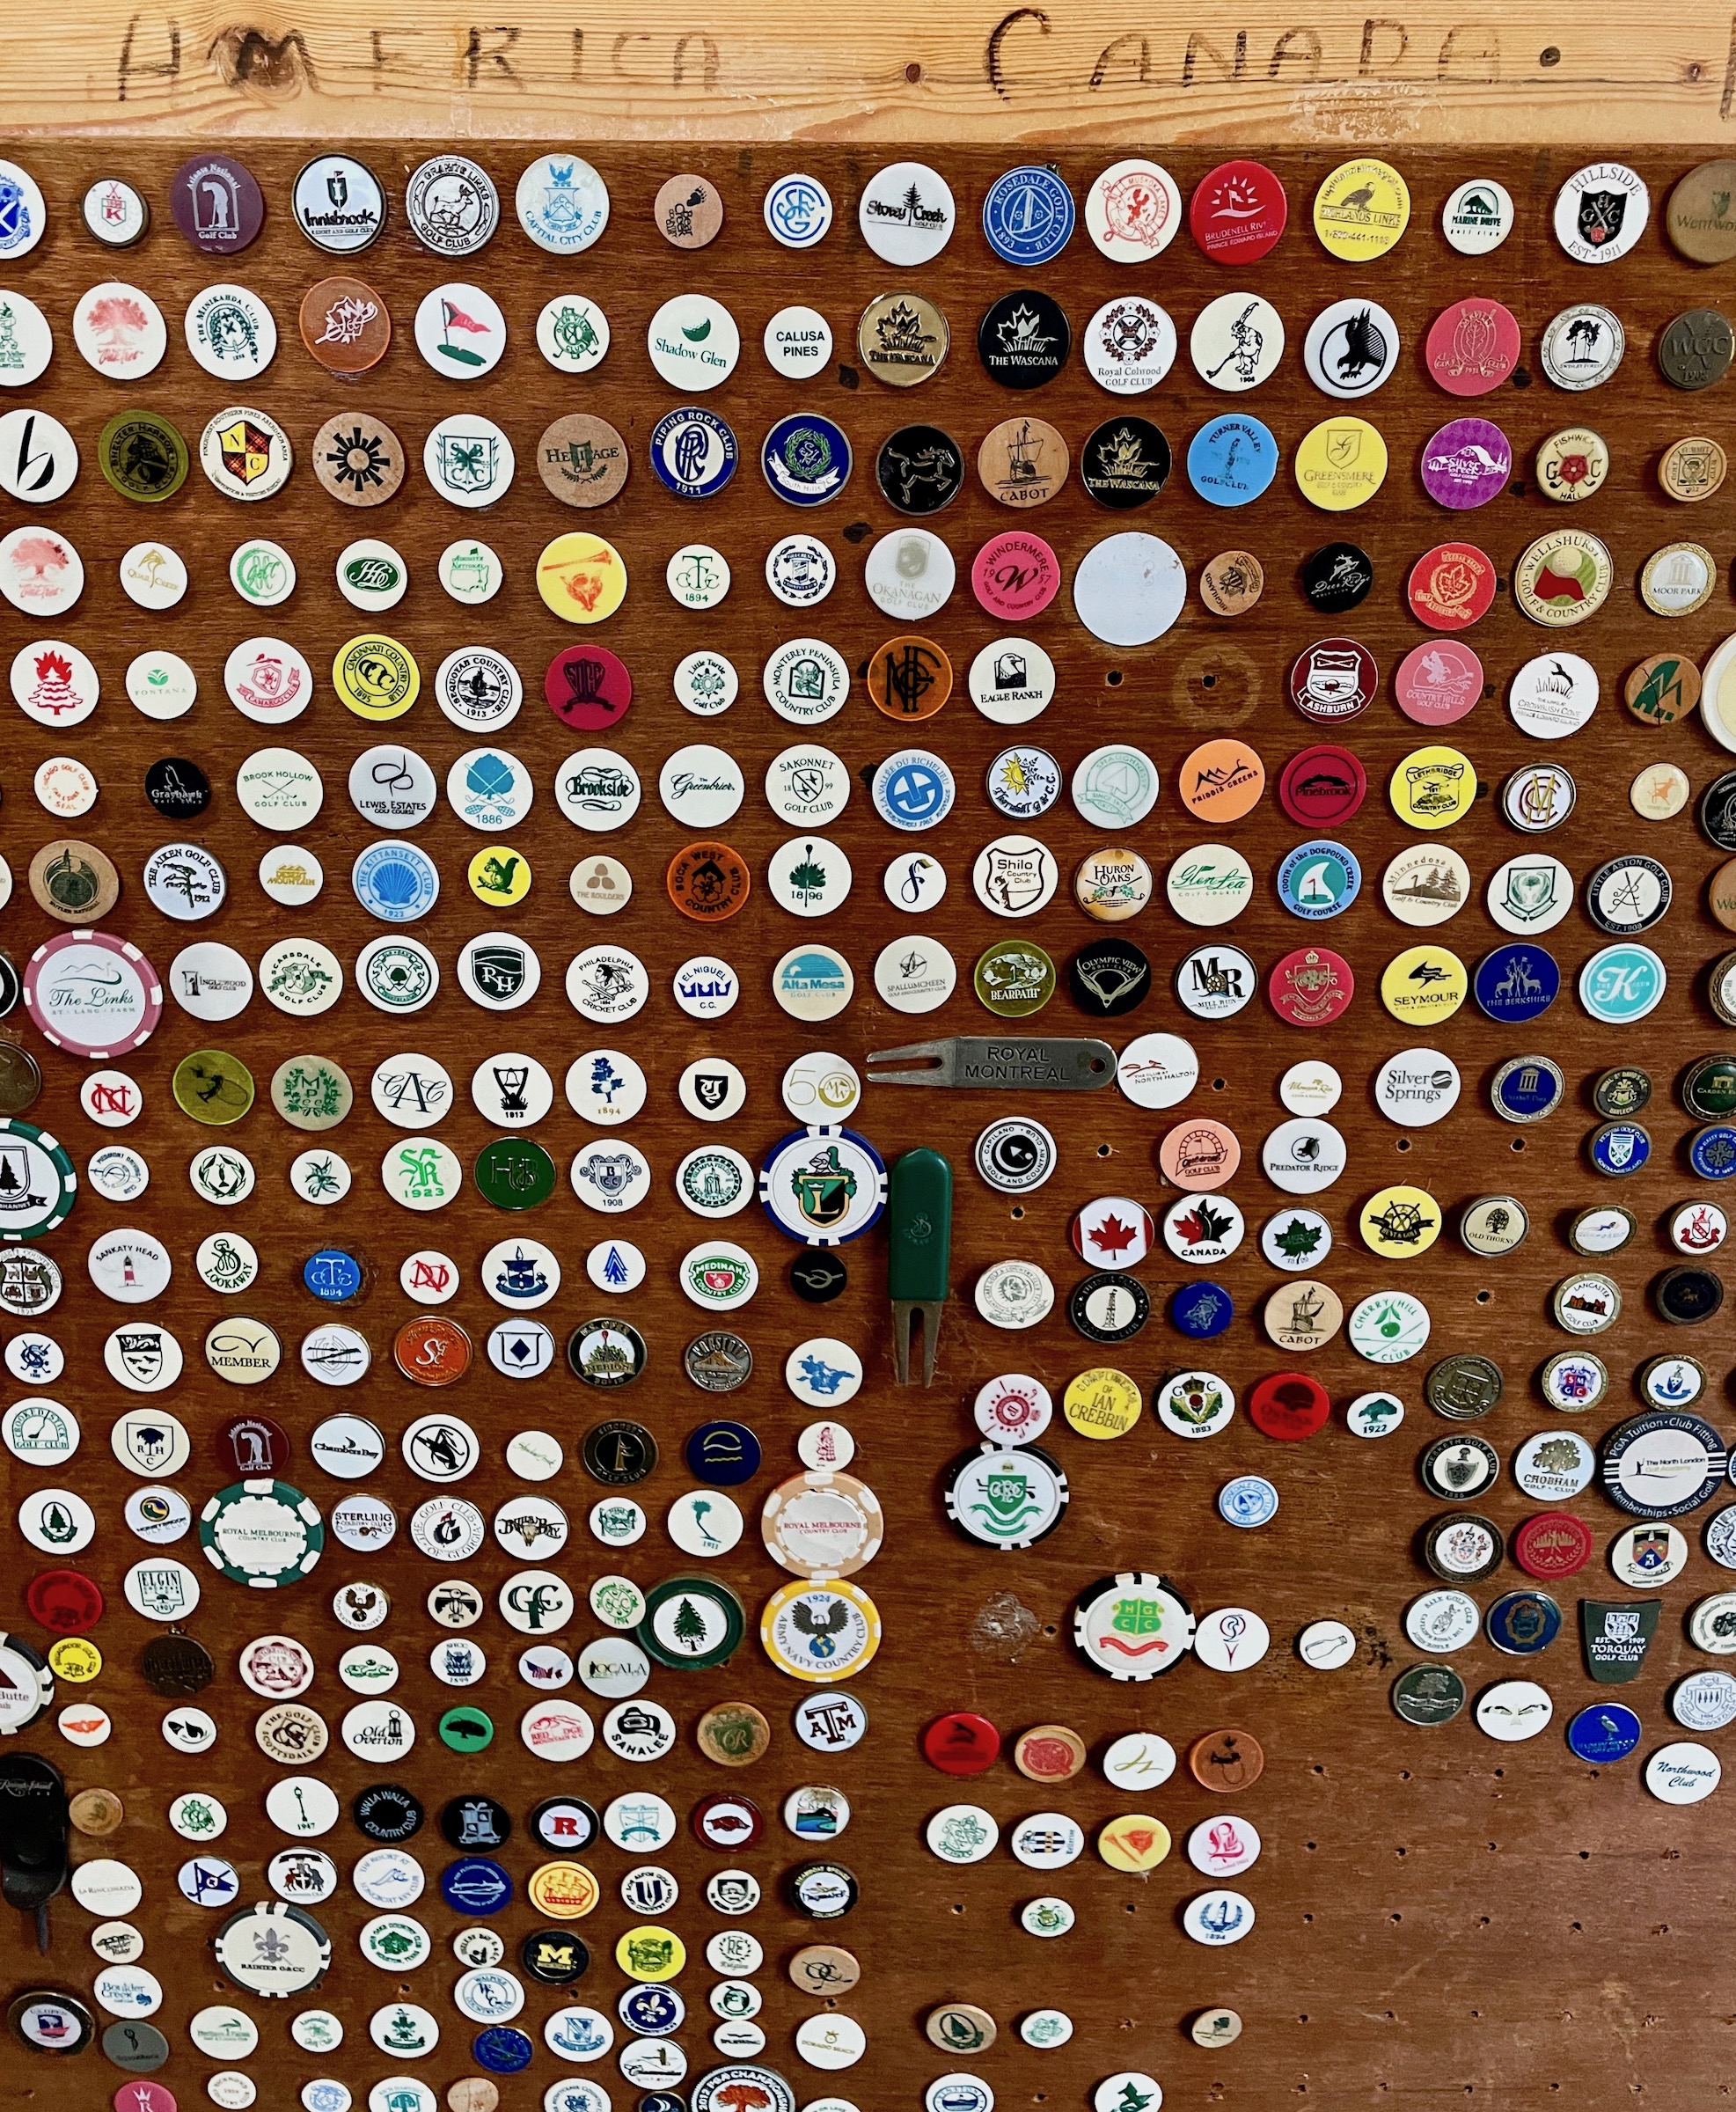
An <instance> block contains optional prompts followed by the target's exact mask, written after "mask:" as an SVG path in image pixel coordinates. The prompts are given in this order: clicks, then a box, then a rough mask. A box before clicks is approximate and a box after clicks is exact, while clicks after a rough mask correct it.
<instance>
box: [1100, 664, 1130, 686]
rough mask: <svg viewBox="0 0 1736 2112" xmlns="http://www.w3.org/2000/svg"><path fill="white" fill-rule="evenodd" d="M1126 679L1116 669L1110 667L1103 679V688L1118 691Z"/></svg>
mask: <svg viewBox="0 0 1736 2112" xmlns="http://www.w3.org/2000/svg"><path fill="white" fill-rule="evenodd" d="M1126 679H1127V678H1126V676H1125V675H1124V674H1123V673H1122V671H1121V670H1120V669H1119V668H1118V667H1112V668H1110V671H1109V672H1108V674H1106V675H1105V676H1104V677H1103V686H1104V687H1105V688H1106V689H1119V688H1120V687H1121V686H1122V684H1123V683H1124V681H1125V680H1126Z"/></svg>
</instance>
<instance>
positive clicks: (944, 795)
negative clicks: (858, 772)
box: [869, 748, 957, 829]
mask: <svg viewBox="0 0 1736 2112" xmlns="http://www.w3.org/2000/svg"><path fill="white" fill-rule="evenodd" d="M869 789H870V791H871V793H872V794H873V797H874V806H875V812H876V813H877V814H878V815H879V817H880V818H881V819H882V820H883V821H887V822H890V824H891V825H892V826H893V827H894V828H895V829H932V828H933V827H934V825H935V824H936V823H937V822H941V821H944V820H945V819H946V818H947V816H948V815H949V814H950V813H951V811H952V803H953V798H954V796H955V794H956V790H957V787H956V783H955V781H954V779H953V774H952V772H951V771H950V769H949V768H948V766H947V765H946V764H945V763H944V762H943V761H942V760H941V758H940V757H939V756H938V755H935V754H934V752H932V751H931V750H929V749H927V748H900V749H899V750H898V752H897V754H896V755H889V756H888V757H887V758H886V760H885V761H884V762H883V763H882V764H881V766H880V767H879V768H878V769H877V770H876V771H875V774H874V781H873V783H872V785H871V786H870V787H869Z"/></svg>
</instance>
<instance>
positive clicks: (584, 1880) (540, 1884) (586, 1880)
mask: <svg viewBox="0 0 1736 2112" xmlns="http://www.w3.org/2000/svg"><path fill="white" fill-rule="evenodd" d="M524 1890H525V1894H526V1896H528V1897H529V1899H530V1902H531V1905H532V1906H533V1907H534V1908H535V1909H536V1910H537V1911H538V1914H546V1915H548V1916H549V1917H550V1918H551V1919H553V1920H554V1921H582V1919H583V1918H584V1917H585V1916H586V1915H587V1914H589V1913H590V1910H591V1909H592V1908H593V1907H594V1906H595V1905H596V1904H597V1901H598V1900H599V1899H601V1898H602V1896H603V1888H602V1886H601V1885H599V1884H598V1883H597V1880H596V1879H595V1878H594V1877H593V1876H592V1875H591V1874H590V1871H589V1870H587V1869H586V1868H585V1866H584V1865H583V1864H582V1863H567V1862H560V1863H544V1864H542V1865H540V1866H538V1868H537V1869H535V1870H533V1871H532V1872H531V1881H530V1882H529V1883H528V1884H527V1885H526V1886H525V1888H524Z"/></svg>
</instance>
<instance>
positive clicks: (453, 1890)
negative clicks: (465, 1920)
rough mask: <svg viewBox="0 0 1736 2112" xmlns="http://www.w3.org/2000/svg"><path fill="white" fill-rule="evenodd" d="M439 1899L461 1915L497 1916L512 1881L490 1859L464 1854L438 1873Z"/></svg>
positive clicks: (508, 1894) (508, 1893)
mask: <svg viewBox="0 0 1736 2112" xmlns="http://www.w3.org/2000/svg"><path fill="white" fill-rule="evenodd" d="M440 1896H441V1898H442V1899H443V1900H444V1901H445V1903H446V1904H447V1905H448V1906H449V1907H451V1908H453V1909H455V1910H457V1911H458V1913H460V1914H496V1913H498V1912H499V1911H500V1910H501V1909H502V1907H503V1906H505V1904H506V1903H507V1902H508V1901H509V1899H510V1898H511V1897H512V1880H511V1878H510V1877H509V1876H508V1874H507V1873H506V1871H505V1870H504V1869H503V1868H502V1866H501V1865H500V1864H499V1863H497V1862H495V1861H494V1859H493V1857H492V1856H487V1855H467V1856H464V1857H462V1858H461V1859H459V1860H458V1862H456V1863H448V1864H447V1866H446V1867H445V1868H444V1869H443V1871H442V1872H441V1873H440Z"/></svg>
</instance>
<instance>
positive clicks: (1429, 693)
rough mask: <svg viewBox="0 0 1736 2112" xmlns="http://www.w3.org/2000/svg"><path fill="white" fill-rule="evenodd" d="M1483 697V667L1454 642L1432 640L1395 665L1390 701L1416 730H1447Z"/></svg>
mask: <svg viewBox="0 0 1736 2112" xmlns="http://www.w3.org/2000/svg"><path fill="white" fill-rule="evenodd" d="M1482 694H1483V663H1482V661H1481V660H1479V659H1478V658H1477V656H1476V654H1475V653H1474V652H1472V650H1471V649H1470V648H1469V646H1468V645H1466V644H1465V643H1464V642H1463V641H1462V640H1461V639H1458V638H1432V639H1430V641H1429V642H1428V643H1427V644H1426V645H1414V646H1412V647H1411V649H1410V651H1409V652H1408V653H1407V654H1406V655H1405V656H1404V657H1403V660H1401V661H1400V662H1399V664H1398V671H1397V672H1396V673H1395V675H1394V677H1393V697H1394V699H1395V701H1396V703H1397V705H1398V708H1399V709H1400V710H1401V711H1402V712H1403V714H1404V715H1405V717H1406V718H1407V719H1415V721H1416V722H1417V725H1419V726H1451V725H1453V724H1454V722H1456V721H1458V720H1460V719H1462V718H1463V717H1464V715H1465V714H1466V713H1467V712H1468V711H1470V710H1471V709H1472V708H1474V707H1475V706H1476V702H1477V700H1478V699H1479V698H1480V697H1481V696H1482Z"/></svg>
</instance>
